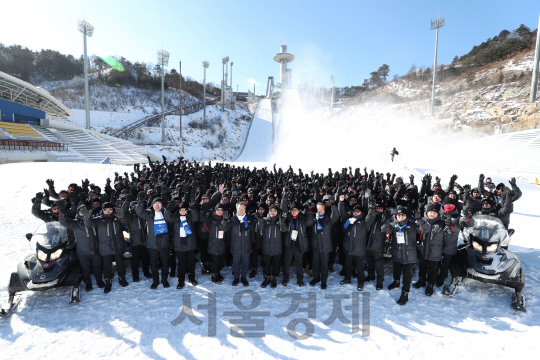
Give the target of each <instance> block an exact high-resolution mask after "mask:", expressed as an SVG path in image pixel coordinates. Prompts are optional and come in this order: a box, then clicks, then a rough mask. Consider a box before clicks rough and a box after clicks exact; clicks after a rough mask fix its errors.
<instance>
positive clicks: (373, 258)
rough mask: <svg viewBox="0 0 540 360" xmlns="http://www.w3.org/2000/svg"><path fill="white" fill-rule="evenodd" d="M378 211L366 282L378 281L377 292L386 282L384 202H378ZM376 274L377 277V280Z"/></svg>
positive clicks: (374, 223) (368, 247)
mask: <svg viewBox="0 0 540 360" xmlns="http://www.w3.org/2000/svg"><path fill="white" fill-rule="evenodd" d="M375 210H376V211H377V213H376V215H375V220H374V222H373V224H372V225H371V229H370V232H369V237H368V242H367V263H368V276H367V277H366V279H365V281H372V280H375V279H376V280H377V284H376V286H375V289H376V290H382V288H383V282H384V265H383V253H384V246H385V243H386V234H385V233H384V232H382V230H381V226H382V225H383V224H384V222H385V221H386V219H387V212H385V209H384V202H382V201H381V202H378V203H376V205H375ZM375 274H377V277H376V278H375Z"/></svg>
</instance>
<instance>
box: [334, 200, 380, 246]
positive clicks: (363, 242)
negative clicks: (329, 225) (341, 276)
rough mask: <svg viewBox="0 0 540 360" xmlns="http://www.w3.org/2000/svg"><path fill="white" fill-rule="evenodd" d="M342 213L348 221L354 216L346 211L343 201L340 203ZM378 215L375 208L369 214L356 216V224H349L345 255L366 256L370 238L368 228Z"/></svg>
mask: <svg viewBox="0 0 540 360" xmlns="http://www.w3.org/2000/svg"><path fill="white" fill-rule="evenodd" d="M339 208H340V213H341V216H342V218H343V219H344V220H345V222H346V221H348V220H349V218H353V216H352V214H348V213H347V212H345V204H344V202H343V201H341V202H340V203H339ZM376 215H377V213H376V211H375V210H374V209H372V210H370V211H369V212H368V213H367V216H363V215H361V216H359V217H355V219H356V221H355V222H354V224H350V223H349V224H348V225H347V228H345V232H344V234H343V250H345V255H350V256H360V257H364V256H366V247H367V239H368V230H369V228H370V226H371V225H372V224H373V222H374V221H375V216H376Z"/></svg>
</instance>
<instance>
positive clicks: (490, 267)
mask: <svg viewBox="0 0 540 360" xmlns="http://www.w3.org/2000/svg"><path fill="white" fill-rule="evenodd" d="M462 234H463V243H462V244H460V245H459V246H458V252H457V254H456V255H455V257H454V259H453V261H452V264H451V265H450V272H451V274H452V282H451V283H450V284H449V285H446V286H445V287H444V288H443V295H447V296H454V295H455V293H456V291H457V288H458V285H460V284H461V283H462V281H463V279H464V278H467V279H473V280H477V281H481V282H484V283H488V284H497V285H503V286H507V287H510V288H513V289H514V290H515V294H514V295H513V297H512V308H514V309H516V310H519V311H526V308H525V299H524V297H523V295H522V293H521V292H522V290H523V287H524V286H525V273H524V271H523V266H522V265H521V262H520V261H519V259H518V257H517V256H516V255H515V254H514V253H513V252H511V251H509V250H508V245H509V244H510V240H511V235H512V234H513V230H511V231H510V232H509V231H507V230H506V229H505V227H504V225H503V223H502V222H501V220H499V219H498V218H495V217H493V216H488V215H474V216H473V217H472V218H471V221H470V222H469V226H468V227H467V226H466V227H464V228H463V230H462Z"/></svg>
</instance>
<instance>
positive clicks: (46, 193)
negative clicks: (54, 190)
mask: <svg viewBox="0 0 540 360" xmlns="http://www.w3.org/2000/svg"><path fill="white" fill-rule="evenodd" d="M43 193H44V194H45V197H46V198H48V197H49V196H51V193H50V192H49V190H47V189H43Z"/></svg>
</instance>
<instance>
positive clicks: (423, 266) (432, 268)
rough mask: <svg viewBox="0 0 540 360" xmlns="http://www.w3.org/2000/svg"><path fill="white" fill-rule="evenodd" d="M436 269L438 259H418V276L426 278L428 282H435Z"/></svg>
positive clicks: (437, 268)
mask: <svg viewBox="0 0 540 360" xmlns="http://www.w3.org/2000/svg"><path fill="white" fill-rule="evenodd" d="M438 270H439V261H431V260H424V259H423V258H420V259H419V267H418V278H420V279H426V281H427V282H428V283H431V284H435V281H437V272H438Z"/></svg>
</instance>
